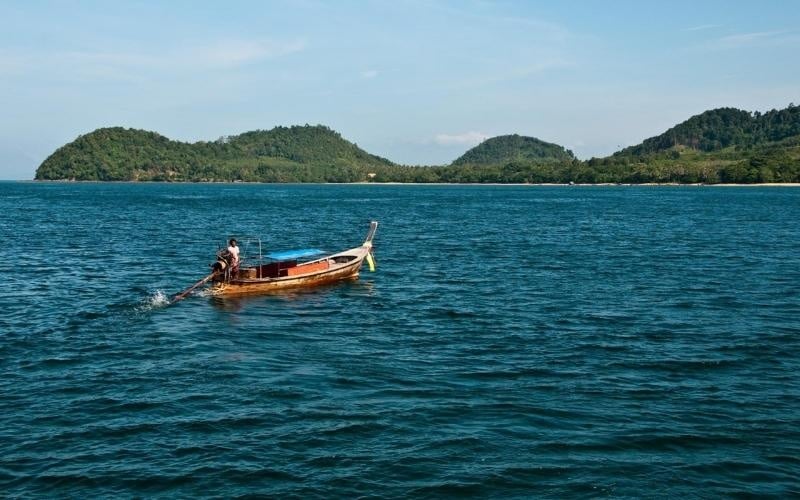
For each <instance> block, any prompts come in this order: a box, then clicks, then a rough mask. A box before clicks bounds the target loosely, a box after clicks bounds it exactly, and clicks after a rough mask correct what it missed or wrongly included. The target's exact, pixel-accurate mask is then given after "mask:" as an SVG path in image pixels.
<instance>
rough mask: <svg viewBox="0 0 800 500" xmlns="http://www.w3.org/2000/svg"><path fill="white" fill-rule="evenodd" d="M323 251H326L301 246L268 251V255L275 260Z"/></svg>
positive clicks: (295, 257) (297, 257)
mask: <svg viewBox="0 0 800 500" xmlns="http://www.w3.org/2000/svg"><path fill="white" fill-rule="evenodd" d="M323 253H325V252H323V251H322V250H319V249H317V248H301V249H299V250H285V251H283V252H272V253H268V254H267V255H266V257H267V258H268V259H273V260H292V259H300V258H303V257H311V256H312V255H319V254H323Z"/></svg>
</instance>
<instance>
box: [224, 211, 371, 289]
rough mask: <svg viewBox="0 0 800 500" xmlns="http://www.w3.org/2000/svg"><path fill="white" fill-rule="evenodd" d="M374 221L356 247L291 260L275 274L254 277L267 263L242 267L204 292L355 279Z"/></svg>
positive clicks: (364, 255) (278, 287)
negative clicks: (303, 259)
mask: <svg viewBox="0 0 800 500" xmlns="http://www.w3.org/2000/svg"><path fill="white" fill-rule="evenodd" d="M377 225H378V224H377V222H373V223H372V225H371V226H370V232H369V233H368V235H367V239H366V241H364V243H363V244H362V245H361V246H360V247H356V248H351V249H350V250H345V251H343V252H339V253H337V254H333V255H329V256H327V257H324V258H321V259H317V260H313V261H310V262H304V263H302V264H294V263H293V264H292V265H291V267H288V268H285V269H282V272H279V273H278V274H279V275H278V276H270V277H258V276H260V275H261V274H263V273H262V272H263V271H266V268H267V267H269V266H261V267H258V266H256V267H251V268H245V269H242V270H241V271H239V273H238V274H237V276H236V277H233V278H229V279H227V280H218V281H216V282H215V283H214V285H212V286H211V288H209V289H208V292H209V293H210V294H211V295H213V296H236V295H253V294H263V293H270V292H274V291H277V290H285V289H291V288H307V287H314V286H320V285H325V284H329V283H334V282H337V281H343V280H350V279H357V278H358V275H359V272H360V270H361V266H362V265H363V264H364V260H366V259H367V258H368V257H369V256H370V253H371V252H372V238H373V237H374V235H375V230H376V228H377ZM271 270H272V271H274V269H271Z"/></svg>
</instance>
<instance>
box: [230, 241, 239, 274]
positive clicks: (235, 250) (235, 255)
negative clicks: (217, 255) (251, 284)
mask: <svg viewBox="0 0 800 500" xmlns="http://www.w3.org/2000/svg"><path fill="white" fill-rule="evenodd" d="M228 253H229V254H230V256H231V275H232V276H236V273H237V272H238V271H239V247H238V246H236V239H235V238H231V240H230V241H229V242H228Z"/></svg>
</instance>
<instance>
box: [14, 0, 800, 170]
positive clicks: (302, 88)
mask: <svg viewBox="0 0 800 500" xmlns="http://www.w3.org/2000/svg"><path fill="white" fill-rule="evenodd" d="M799 61H800V2H798V1H796V0H784V1H776V0H760V1H758V2H750V1H728V0H725V1H722V0H720V1H717V0H692V1H683V0H671V1H669V2H664V1H645V0H638V1H623V0H619V1H616V0H605V1H602V2H601V1H592V0H584V1H576V0H562V1H558V2H556V1H547V2H545V1H536V0H530V1H479V0H473V1H470V0H460V1H444V0H442V1H436V0H426V1H423V0H386V1H369V0H363V1H348V0H338V1H317V0H295V1H288V0H286V1H281V0H276V1H270V0H256V1H237V0H228V1H225V2H204V1H201V0H196V1H181V0H170V1H163V0H162V1H145V0H140V1H122V0H121V1H115V2H107V1H68V0H63V1H37V0H18V1H11V0H0V179H32V178H33V176H34V174H35V171H36V168H37V167H38V166H39V164H41V162H42V161H44V160H45V158H47V157H48V156H49V155H50V154H51V153H52V152H53V151H55V150H56V149H57V148H58V147H60V146H62V145H64V144H66V143H68V142H70V141H72V140H74V139H75V138H77V137H78V136H79V135H82V134H86V133H89V132H91V131H92V130H95V129H97V128H100V127H110V126H122V127H126V128H136V129H144V130H151V131H155V132H158V133H160V134H163V135H165V136H167V137H169V138H170V139H174V140H179V141H186V142H195V141H200V140H215V139H217V138H219V137H221V136H228V135H237V134H240V133H243V132H247V131H251V130H268V129H271V128H273V127H275V126H278V125H283V126H290V125H304V124H312V125H315V124H323V125H327V126H328V127H330V128H332V129H334V130H336V131H338V132H339V133H341V134H342V136H343V137H344V138H345V139H347V140H349V141H351V142H354V143H356V144H358V145H359V146H360V147H361V148H363V149H365V150H367V151H368V152H370V153H373V154H377V155H380V156H383V157H385V158H388V159H390V160H392V161H394V162H397V163H401V164H410V165H435V164H446V163H449V162H451V161H452V160H454V159H456V158H457V157H458V156H460V155H461V154H463V153H464V152H465V151H466V150H468V149H469V148H471V147H473V146H475V145H477V144H479V143H480V142H481V141H482V140H484V139H485V138H488V137H493V136H497V135H504V134H514V133H516V134H521V135H528V136H533V137H537V138H539V139H542V140H544V141H548V142H554V143H557V144H560V145H562V146H564V147H566V148H568V149H571V150H572V151H573V152H574V153H575V154H576V155H577V156H578V157H579V158H582V159H586V158H590V157H593V156H595V157H602V156H606V155H608V154H611V153H613V152H614V151H617V150H618V149H620V148H622V147H626V146H630V145H634V144H638V143H640V142H641V141H642V140H644V139H646V138H648V137H652V136H655V135H658V134H660V133H662V132H664V131H665V130H667V129H668V128H670V127H672V126H674V125H676V124H678V123H680V122H682V121H684V120H686V119H688V118H690V117H691V116H693V115H696V114H699V113H702V112H703V111H706V110H708V109H713V108H718V107H735V108H740V109H745V110H748V111H768V110H770V109H780V108H785V107H786V106H788V105H789V104H790V103H795V104H798V103H800V62H799Z"/></svg>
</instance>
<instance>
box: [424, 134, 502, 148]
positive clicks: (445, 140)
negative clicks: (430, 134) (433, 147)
mask: <svg viewBox="0 0 800 500" xmlns="http://www.w3.org/2000/svg"><path fill="white" fill-rule="evenodd" d="M488 138H489V135H488V134H484V133H483V132H474V131H471V132H464V133H463V134H454V135H451V134H437V135H436V137H434V138H433V142H435V143H436V144H439V145H441V146H451V145H454V144H468V145H475V144H480V143H481V142H483V141H485V140H486V139H488Z"/></svg>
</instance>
